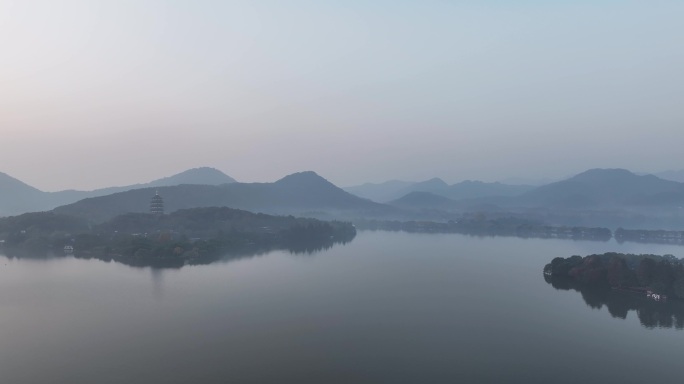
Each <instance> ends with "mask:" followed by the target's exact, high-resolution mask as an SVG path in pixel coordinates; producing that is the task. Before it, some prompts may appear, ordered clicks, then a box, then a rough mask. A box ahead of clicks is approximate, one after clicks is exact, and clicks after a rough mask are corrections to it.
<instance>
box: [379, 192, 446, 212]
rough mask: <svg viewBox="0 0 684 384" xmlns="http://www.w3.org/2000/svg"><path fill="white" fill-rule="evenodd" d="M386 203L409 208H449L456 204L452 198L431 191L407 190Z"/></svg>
mask: <svg viewBox="0 0 684 384" xmlns="http://www.w3.org/2000/svg"><path fill="white" fill-rule="evenodd" d="M388 204H390V205H393V206H395V207H401V208H409V209H441V210H450V209H452V208H454V207H455V206H456V202H455V201H454V200H451V199H449V198H448V197H444V196H440V195H437V194H434V193H431V192H421V191H415V192H409V193H408V194H406V195H405V196H403V197H400V198H399V199H396V200H393V201H391V202H389V203H388Z"/></svg>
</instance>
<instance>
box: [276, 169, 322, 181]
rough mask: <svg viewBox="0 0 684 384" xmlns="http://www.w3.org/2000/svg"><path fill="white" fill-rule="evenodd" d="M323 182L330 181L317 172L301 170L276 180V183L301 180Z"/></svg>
mask: <svg viewBox="0 0 684 384" xmlns="http://www.w3.org/2000/svg"><path fill="white" fill-rule="evenodd" d="M307 181H308V182H312V181H316V182H325V183H330V182H329V181H328V180H326V179H325V178H323V177H322V176H320V175H319V174H318V173H316V172H314V171H302V172H295V173H293V174H290V175H287V176H285V177H283V178H282V179H280V180H278V181H276V184H288V183H293V182H295V183H301V182H307Z"/></svg>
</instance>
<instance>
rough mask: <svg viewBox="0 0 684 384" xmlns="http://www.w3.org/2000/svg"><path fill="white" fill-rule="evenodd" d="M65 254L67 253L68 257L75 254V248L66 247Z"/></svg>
mask: <svg viewBox="0 0 684 384" xmlns="http://www.w3.org/2000/svg"><path fill="white" fill-rule="evenodd" d="M64 253H66V254H67V255H70V254H72V253H74V247H73V246H71V245H65V246H64Z"/></svg>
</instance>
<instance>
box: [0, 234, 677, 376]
mask: <svg viewBox="0 0 684 384" xmlns="http://www.w3.org/2000/svg"><path fill="white" fill-rule="evenodd" d="M607 251H616V252H625V253H628V252H630V253H655V254H667V253H670V254H673V255H675V256H677V257H678V258H680V257H684V247H678V246H670V245H649V244H635V243H624V244H617V243H615V242H613V241H611V242H591V241H570V240H541V239H520V238H503V237H500V238H477V237H469V236H464V235H457V234H434V235H433V234H407V233H391V232H360V233H359V234H358V236H357V237H356V238H355V239H354V240H353V241H352V242H351V243H348V244H345V245H337V246H334V247H332V248H331V249H328V250H325V251H321V252H318V253H314V254H310V255H309V254H296V255H295V254H290V253H288V252H285V251H275V252H270V253H267V254H263V255H258V256H254V257H249V258H241V259H233V260H228V261H221V262H216V263H213V264H209V265H200V266H186V267H183V268H180V269H165V270H156V269H151V268H133V267H128V266H125V265H121V264H117V263H107V262H103V261H99V260H83V259H75V258H73V257H64V258H55V259H48V260H42V259H14V258H7V257H4V256H0V381H1V382H3V383H16V384H18V383H70V384H73V383H117V384H119V383H127V384H135V383H228V382H230V383H456V382H464V383H465V382H472V383H475V382H479V383H535V382H554V383H577V382H599V381H604V382H653V381H660V382H678V381H679V380H681V376H682V372H683V371H684V370H683V369H682V368H681V352H682V351H684V332H681V331H680V329H679V328H677V327H676V326H668V324H667V321H665V322H656V323H655V324H664V326H661V325H657V326H652V325H649V324H646V325H644V324H642V323H643V321H641V320H640V318H639V317H638V316H637V311H635V310H632V311H629V312H628V313H627V314H626V317H625V318H624V319H623V318H621V317H619V316H618V317H614V315H611V313H610V312H609V311H608V309H607V308H606V306H604V305H601V304H599V305H596V304H595V303H594V305H593V306H589V305H587V303H586V302H585V300H584V299H583V296H582V295H581V294H580V293H579V292H577V291H574V290H559V289H555V288H554V287H552V286H551V285H550V284H549V283H547V282H546V281H545V280H544V278H543V275H542V268H543V267H544V265H545V264H546V263H548V262H550V261H551V259H552V258H554V257H557V256H561V257H567V256H571V255H573V254H579V255H583V256H584V255H587V254H590V253H603V252H607ZM640 313H641V316H642V317H644V316H645V315H644V313H643V312H640ZM649 316H650V315H649ZM623 317H624V316H623Z"/></svg>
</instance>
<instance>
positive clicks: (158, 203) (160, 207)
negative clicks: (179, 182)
mask: <svg viewBox="0 0 684 384" xmlns="http://www.w3.org/2000/svg"><path fill="white" fill-rule="evenodd" d="M150 213H153V214H155V215H163V214H164V199H162V197H161V196H159V191H157V192H156V193H155V194H154V196H153V197H152V201H150Z"/></svg>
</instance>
